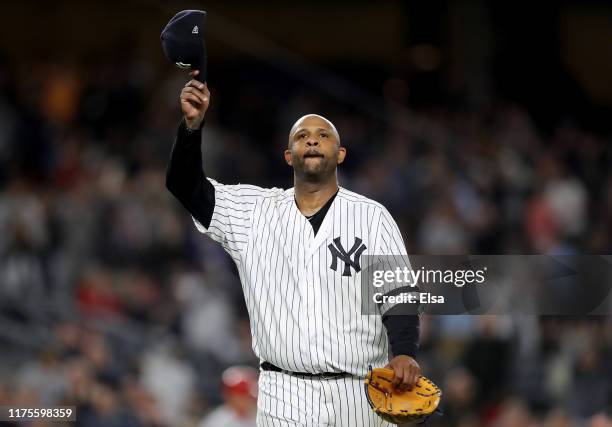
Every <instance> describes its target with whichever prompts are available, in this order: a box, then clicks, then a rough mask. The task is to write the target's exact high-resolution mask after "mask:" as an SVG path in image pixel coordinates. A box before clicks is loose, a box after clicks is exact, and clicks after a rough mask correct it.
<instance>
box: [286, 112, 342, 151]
mask: <svg viewBox="0 0 612 427" xmlns="http://www.w3.org/2000/svg"><path fill="white" fill-rule="evenodd" d="M316 128H320V129H324V130H327V131H329V132H331V133H332V134H333V135H334V137H335V138H336V140H337V141H338V144H339V143H340V135H339V134H338V131H337V130H336V126H334V124H333V123H332V122H331V121H329V120H327V119H326V118H325V117H323V116H320V115H318V114H306V115H305V116H302V117H300V118H299V119H297V120H296V122H295V123H294V124H293V126H292V127H291V130H290V131H289V146H291V141H292V140H293V136H294V135H295V134H296V133H297V132H300V131H301V130H303V129H316Z"/></svg>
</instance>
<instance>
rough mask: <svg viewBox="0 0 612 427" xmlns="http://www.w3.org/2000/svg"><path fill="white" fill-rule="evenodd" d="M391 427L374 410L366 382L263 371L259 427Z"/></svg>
mask: <svg viewBox="0 0 612 427" xmlns="http://www.w3.org/2000/svg"><path fill="white" fill-rule="evenodd" d="M285 426H309V427H310V426H313V427H314V426H317V427H322V426H338V427H387V426H389V427H391V426H392V424H389V423H388V422H386V421H384V420H383V419H382V418H380V417H379V416H378V415H376V414H375V413H374V412H373V411H372V410H371V409H370V405H369V404H368V401H367V399H366V396H365V391H364V388H363V379H360V378H356V377H346V378H340V379H333V380H321V379H308V378H300V377H295V376H292V375H288V374H283V373H281V372H274V371H261V372H260V375H259V396H258V399H257V427H285Z"/></svg>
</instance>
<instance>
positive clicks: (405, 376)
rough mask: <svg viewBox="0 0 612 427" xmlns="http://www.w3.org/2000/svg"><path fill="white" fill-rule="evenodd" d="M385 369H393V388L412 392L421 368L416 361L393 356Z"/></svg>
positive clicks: (402, 356)
mask: <svg viewBox="0 0 612 427" xmlns="http://www.w3.org/2000/svg"><path fill="white" fill-rule="evenodd" d="M385 368H389V369H393V372H394V373H395V378H394V379H393V386H394V387H395V388H396V389H397V390H400V391H406V390H412V387H414V385H415V384H416V382H417V380H418V379H419V375H421V367H420V366H419V364H418V363H417V361H416V360H414V359H413V358H412V357H410V356H406V355H404V354H400V355H399V356H395V357H394V358H393V359H391V361H390V362H389V364H388V365H387V366H385Z"/></svg>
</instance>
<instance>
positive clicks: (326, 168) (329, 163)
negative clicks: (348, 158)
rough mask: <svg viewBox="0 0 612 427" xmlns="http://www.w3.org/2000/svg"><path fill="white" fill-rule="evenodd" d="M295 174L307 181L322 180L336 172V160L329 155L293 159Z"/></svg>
mask: <svg viewBox="0 0 612 427" xmlns="http://www.w3.org/2000/svg"><path fill="white" fill-rule="evenodd" d="M293 170H294V172H295V175H296V176H297V177H299V178H301V179H303V180H304V181H307V182H322V181H325V180H326V179H327V178H329V177H330V176H331V175H333V174H334V173H336V160H335V159H331V158H329V157H307V158H304V157H301V158H294V159H293Z"/></svg>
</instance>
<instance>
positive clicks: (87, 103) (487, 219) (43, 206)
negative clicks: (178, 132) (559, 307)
mask: <svg viewBox="0 0 612 427" xmlns="http://www.w3.org/2000/svg"><path fill="white" fill-rule="evenodd" d="M2 8H3V12H2V14H3V18H4V19H3V24H2V26H0V348H1V349H2V350H1V351H0V403H2V404H9V403H11V404H17V403H19V404H27V403H31V404H34V403H40V404H58V403H62V402H78V405H79V422H78V425H81V426H86V427H89V426H102V425H103V426H126V425H129V426H152V425H157V426H192V425H197V423H198V422H199V421H200V420H201V419H202V418H203V417H204V416H205V414H206V413H207V412H208V411H210V410H211V409H212V408H214V407H216V406H217V405H219V404H221V393H220V391H219V390H220V389H219V385H220V375H221V372H222V371H223V369H224V368H226V367H228V366H232V365H236V364H246V365H253V366H256V362H257V361H256V360H254V359H253V355H252V353H251V351H250V343H249V339H250V338H249V337H250V335H249V330H248V320H247V318H246V314H245V309H244V303H243V301H242V295H241V290H240V286H239V282H238V279H237V276H236V273H235V270H234V268H233V266H232V264H231V260H230V258H229V257H227V256H226V255H225V254H224V252H223V251H222V249H221V248H220V247H218V246H217V245H215V244H213V242H212V241H210V240H208V239H206V238H202V236H201V235H198V233H197V232H196V230H195V228H194V227H193V224H192V223H191V221H190V219H189V217H188V215H187V214H186V212H185V211H184V209H183V208H182V207H181V206H179V204H178V203H177V202H176V201H175V200H174V199H173V198H172V197H171V195H170V194H169V193H168V192H167V191H165V188H164V174H165V165H166V162H167V159H168V156H169V152H170V147H171V144H172V141H173V135H174V131H175V128H176V125H177V123H178V120H179V117H180V112H179V105H178V94H179V91H180V88H181V87H182V85H183V84H184V82H185V79H186V76H185V74H184V72H182V71H179V70H177V69H175V68H173V67H171V66H170V65H169V64H167V63H166V62H165V59H164V58H163V55H162V52H161V48H160V44H159V39H158V37H159V33H160V31H161V29H162V28H163V26H164V25H165V23H166V22H167V21H168V20H169V18H170V17H171V16H172V15H173V14H174V13H175V12H177V11H178V10H181V9H185V8H200V9H205V10H208V11H209V23H208V24H209V26H208V29H207V33H206V37H207V44H208V47H209V67H210V74H209V86H210V88H211V91H212V107H211V108H210V110H209V112H208V113H207V125H206V129H205V139H206V142H205V151H204V152H205V156H204V163H205V167H206V170H207V173H208V174H209V175H210V176H213V177H215V178H216V179H218V180H220V181H222V182H227V183H235V182H247V183H253V184H259V185H263V186H282V187H285V188H286V187H289V186H291V184H292V182H291V170H290V169H289V168H288V167H287V166H286V165H284V164H283V160H282V157H281V150H282V148H283V146H284V144H285V141H286V134H287V131H288V129H289V127H290V125H291V123H292V122H293V121H294V120H295V119H296V118H297V117H299V116H300V115H302V114H305V113H309V112H318V113H321V114H323V115H325V116H327V117H329V118H330V119H331V120H332V121H334V122H335V124H336V126H337V127H338V130H339V132H340V135H341V137H342V140H343V142H344V143H345V145H346V146H347V147H348V161H347V162H345V164H344V165H343V166H342V167H341V169H340V181H341V185H343V186H345V187H348V188H349V189H352V190H354V191H357V192H360V193H363V194H365V195H367V196H370V197H372V198H374V199H376V200H378V201H380V202H382V203H383V204H385V205H386V206H387V207H388V208H389V210H390V211H391V213H392V214H393V215H394V217H395V218H396V220H397V221H398V223H399V225H400V228H401V229H402V232H403V235H404V238H405V240H406V243H407V246H408V251H409V253H426V254H454V253H457V254H461V253H481V254H505V253H507V254H528V253H538V254H555V253H601V254H604V253H610V250H611V249H612V175H611V174H610V171H611V170H612V168H611V166H612V152H611V147H612V145H611V141H610V135H611V134H610V131H611V124H612V120H611V119H612V114H611V113H612V84H611V83H610V81H611V80H610V76H611V75H612V43H610V42H611V41H612V8H611V7H610V5H609V4H607V3H606V2H604V1H592V0H589V1H561V2H554V3H553V2H523V1H518V2H485V1H478V0H460V1H443V0H432V1H427V2H421V1H416V0H413V1H406V2H396V1H381V2H366V1H358V0H357V1H339V0H337V1H309V2H306V1H301V0H295V1H293V2H290V3H286V2H280V1H277V2H257V3H256V2H239V1H224V2H201V3H195V2H175V1H166V2H161V1H160V2H153V1H144V0H127V1H123V2H98V1H91V2H89V1H87V2H82V1H81V2H77V1H73V0H61V1H55V2H34V1H31V0H24V1H19V2H17V1H10V2H6V3H3V5H2ZM611 343H612V322H610V320H609V319H608V318H602V317H599V318H567V317H562V318H551V317H548V318H538V317H529V316H525V317H510V316H499V317H478V316H471V317H468V316H439V317H428V318H424V319H423V327H422V344H421V347H422V349H421V352H420V354H419V357H418V360H419V362H420V363H421V366H422V368H423V370H424V372H425V373H426V374H427V375H428V376H430V377H431V378H433V379H434V381H436V382H437V383H438V384H440V385H441V387H442V389H443V390H444V393H445V394H444V409H445V416H444V417H442V418H440V419H437V420H435V421H434V425H436V426H449V427H480V426H483V427H484V426H500V427H506V426H507V427H514V426H546V427H553V426H554V427H556V426H563V427H565V426H568V427H573V426H592V427H602V426H608V425H610V423H611V421H610V418H609V411H610V407H611V404H612V366H611V361H612V357H611V350H612V348H611ZM606 413H608V415H606ZM37 425H42V424H37Z"/></svg>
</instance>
